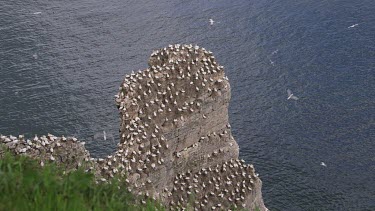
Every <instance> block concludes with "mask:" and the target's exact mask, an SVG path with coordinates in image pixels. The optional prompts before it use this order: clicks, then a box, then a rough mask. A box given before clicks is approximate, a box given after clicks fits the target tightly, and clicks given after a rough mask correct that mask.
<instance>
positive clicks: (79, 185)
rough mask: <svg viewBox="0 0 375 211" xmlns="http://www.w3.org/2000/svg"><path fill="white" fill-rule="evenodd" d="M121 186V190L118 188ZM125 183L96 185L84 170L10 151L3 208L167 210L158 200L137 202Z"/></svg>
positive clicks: (0, 180) (0, 164)
mask: <svg viewBox="0 0 375 211" xmlns="http://www.w3.org/2000/svg"><path fill="white" fill-rule="evenodd" d="M119 186H120V187H121V189H119V188H118V187H119ZM135 201H138V200H136V198H135V197H134V196H133V195H132V194H130V193H129V192H128V191H126V186H125V184H124V183H122V182H119V181H117V180H116V179H113V180H112V181H111V184H107V183H106V184H96V183H95V181H94V176H93V175H92V174H89V173H85V172H84V171H83V170H82V169H80V170H77V171H74V172H71V173H69V174H65V175H64V174H63V170H62V169H59V168H58V167H56V166H55V165H52V164H47V165H46V166H45V167H43V168H42V167H40V165H39V164H38V162H37V161H35V160H31V159H28V158H26V157H24V156H12V155H10V154H9V153H6V154H5V155H4V157H3V158H2V159H0V211H2V210H4V211H5V210H6V211H10V210H22V211H23V210H69V211H72V210H73V211H74V210H164V209H163V208H162V206H161V205H160V204H158V203H154V202H150V201H148V202H147V204H146V205H140V204H136V203H135Z"/></svg>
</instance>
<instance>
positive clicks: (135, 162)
mask: <svg viewBox="0 0 375 211" xmlns="http://www.w3.org/2000/svg"><path fill="white" fill-rule="evenodd" d="M148 64H149V68H147V69H146V70H143V71H139V72H137V73H134V72H133V73H132V74H130V75H127V76H126V77H125V79H124V81H123V82H122V84H121V86H120V89H119V93H118V95H116V104H117V106H118V108H119V112H120V116H121V125H120V143H119V144H118V150H117V151H116V152H115V153H114V154H113V155H110V156H108V157H106V158H104V159H90V158H89V156H88V153H87V151H86V150H85V149H84V148H82V147H83V146H82V144H77V146H79V147H81V148H79V147H77V149H80V150H82V153H80V155H81V156H78V158H79V159H78V160H77V161H76V164H75V165H81V163H82V160H83V161H87V162H88V164H85V165H87V168H90V169H88V170H92V171H94V173H95V174H96V175H97V177H98V180H99V181H107V180H108V179H110V178H112V177H114V176H115V175H121V176H126V181H127V183H128V189H129V190H130V191H131V192H133V193H135V194H137V195H139V196H140V197H141V198H142V196H144V197H149V198H154V199H159V200H161V201H162V202H163V203H164V204H166V205H167V206H169V207H170V208H171V209H172V208H176V209H184V208H187V207H190V208H193V209H194V210H212V209H219V210H228V209H231V208H236V207H243V208H247V209H250V210H253V209H255V207H258V208H259V209H260V210H266V208H265V206H264V204H263V200H262V195H261V185H262V183H261V180H260V179H259V177H258V176H257V174H255V170H254V167H253V166H252V165H246V164H245V163H244V161H241V160H238V154H239V148H238V145H237V143H236V141H235V140H234V138H233V137H232V134H231V130H230V125H229V123H228V104H229V100H230V85H229V82H228V78H227V77H226V76H225V74H224V69H223V67H222V66H220V65H218V64H217V62H216V60H215V58H214V56H213V55H212V53H211V52H209V51H206V50H205V49H204V48H199V47H198V46H192V45H170V46H168V47H166V48H163V49H160V50H158V51H155V52H153V53H152V55H151V57H150V59H149V62H148ZM5 139H7V143H9V140H10V139H9V138H7V137H5V138H4V137H2V138H1V139H0V144H1V142H5V141H4V140H5ZM8 139H9V140H8ZM44 139H46V138H44ZM47 139H48V138H47ZM53 139H55V140H56V139H57V140H59V141H57V142H56V143H60V142H61V138H53ZM44 141H45V140H44ZM25 143H26V142H25ZM72 143H73V142H72ZM74 143H75V142H74ZM60 145H61V144H60ZM6 146H8V148H10V147H9V144H6ZM25 146H26V145H25ZM25 146H21V147H19V146H18V148H17V147H15V148H14V147H13V150H14V151H15V152H19V149H22V151H24V150H23V149H24V147H25ZM49 148H50V147H46V150H44V151H43V152H47V153H44V155H45V156H44V157H45V158H46V159H48V156H51V153H54V152H55V151H54V150H52V151H51V149H50V150H49V151H48V149H49ZM17 149H18V150H17ZM42 149H44V148H43V147H42ZM69 150H70V149H69ZM30 152H32V151H30ZM23 153H26V151H25V152H23ZM42 154H43V153H42ZM78 154H79V153H78ZM53 156H54V157H56V156H57V155H53ZM44 157H42V158H44ZM50 160H51V157H50ZM62 163H63V162H62Z"/></svg>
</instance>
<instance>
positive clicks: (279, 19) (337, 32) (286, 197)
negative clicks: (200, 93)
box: [0, 0, 375, 210]
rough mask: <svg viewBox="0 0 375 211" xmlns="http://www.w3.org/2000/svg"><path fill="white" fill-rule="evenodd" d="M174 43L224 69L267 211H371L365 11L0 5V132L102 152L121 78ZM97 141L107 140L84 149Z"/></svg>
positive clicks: (373, 12)
mask: <svg viewBox="0 0 375 211" xmlns="http://www.w3.org/2000/svg"><path fill="white" fill-rule="evenodd" d="M35 12H41V13H40V14H34V13H35ZM210 18H212V19H213V20H214V21H216V22H215V23H214V25H212V26H211V25H210V24H209V22H208V20H209V19H210ZM354 24H358V25H356V26H355V27H352V28H348V27H349V26H352V25H354ZM173 43H193V44H198V45H200V46H203V47H205V48H207V49H209V50H211V51H213V52H214V55H216V57H217V59H218V61H219V63H220V64H222V65H224V66H225V68H226V73H227V75H228V77H229V80H230V82H231V86H232V101H231V105H230V121H231V124H232V128H233V134H234V136H235V138H236V140H237V141H238V142H239V145H240V148H241V150H240V152H241V156H242V157H243V158H244V159H245V160H246V161H247V162H249V163H254V164H255V166H256V170H257V171H258V172H259V173H260V176H261V178H262V180H263V197H264V200H265V204H266V206H267V207H268V208H270V209H271V210H375V176H374V175H375V143H374V141H375V121H374V116H375V1H373V0H361V1H353V0H350V1H349V0H342V1H339V0H324V1H321V0H299V1H296V0H285V1H281V0H279V1H276V0H269V1H266V0H247V1H246V0H237V1H224V0H209V1H206V0H200V1H150V0H149V1H135V0H134V1H125V0H109V1H99V0H81V1H73V0H65V1H57V0H54V1H51V0H48V1H47V0H35V1H12V0H0V133H2V134H14V135H16V134H26V135H29V136H31V135H33V134H46V133H48V132H50V133H53V134H55V135H63V134H65V135H74V136H76V137H78V138H80V139H85V140H86V142H87V145H88V148H89V149H90V151H91V153H92V154H93V155H94V156H104V155H106V154H109V153H111V152H112V151H113V149H114V146H115V141H116V140H117V136H118V127H119V115H118V113H117V110H116V107H115V106H114V103H113V99H114V98H113V96H114V95H115V94H116V93H117V89H118V87H119V85H120V83H121V81H122V78H123V76H124V75H125V74H126V73H129V72H130V71H131V70H138V69H143V68H146V67H147V62H146V61H147V59H148V57H149V56H150V54H151V52H152V50H153V49H157V48H161V47H165V46H166V45H168V44H173ZM287 89H291V90H292V91H293V93H294V94H295V95H296V96H298V97H299V100H297V101H294V100H287V99H286V98H287V93H286V90H287ZM103 130H105V131H106V133H107V134H108V135H112V136H113V137H114V141H110V142H108V141H107V142H104V141H100V139H98V138H93V137H94V135H96V137H97V136H98V134H99V136H100V134H102V131H103ZM108 135H107V136H108ZM321 162H325V163H326V165H327V166H326V167H324V166H321V165H320V163H321Z"/></svg>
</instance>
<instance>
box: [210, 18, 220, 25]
mask: <svg viewBox="0 0 375 211" xmlns="http://www.w3.org/2000/svg"><path fill="white" fill-rule="evenodd" d="M209 22H210V24H211V25H214V22H215V21H214V20H212V19H210V20H209ZM218 23H219V22H218Z"/></svg>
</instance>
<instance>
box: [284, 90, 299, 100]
mask: <svg viewBox="0 0 375 211" xmlns="http://www.w3.org/2000/svg"><path fill="white" fill-rule="evenodd" d="M286 91H287V92H288V98H287V100H290V99H292V100H298V97H296V96H295V95H293V93H292V91H290V89H288V90H286Z"/></svg>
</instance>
